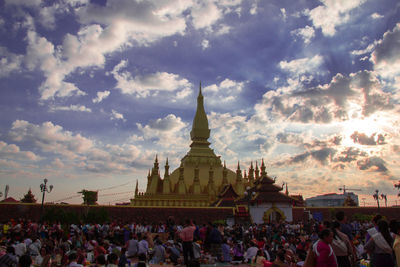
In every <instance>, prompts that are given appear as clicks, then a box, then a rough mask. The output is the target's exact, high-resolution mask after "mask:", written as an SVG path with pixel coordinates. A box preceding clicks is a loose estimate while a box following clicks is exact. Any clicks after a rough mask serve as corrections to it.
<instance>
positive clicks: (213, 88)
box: [203, 78, 245, 105]
mask: <svg viewBox="0 0 400 267" xmlns="http://www.w3.org/2000/svg"><path fill="white" fill-rule="evenodd" d="M244 85H245V82H237V81H233V80H230V79H228V78H226V79H225V80H223V81H222V82H220V84H219V85H218V84H211V85H209V86H206V87H204V88H203V92H204V94H205V95H206V97H207V104H210V105H220V103H221V102H224V103H229V102H233V101H236V100H237V96H238V95H239V94H240V93H241V92H242V90H243V88H244Z"/></svg>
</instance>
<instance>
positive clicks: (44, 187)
mask: <svg viewBox="0 0 400 267" xmlns="http://www.w3.org/2000/svg"><path fill="white" fill-rule="evenodd" d="M43 182H44V183H43V184H40V192H42V193H43V195H42V206H41V209H40V220H42V219H43V208H44V196H45V195H46V192H47V193H50V192H51V190H53V185H50V186H49V187H47V182H48V180H47V179H46V178H44V180H43Z"/></svg>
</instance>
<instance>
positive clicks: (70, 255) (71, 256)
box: [68, 252, 78, 262]
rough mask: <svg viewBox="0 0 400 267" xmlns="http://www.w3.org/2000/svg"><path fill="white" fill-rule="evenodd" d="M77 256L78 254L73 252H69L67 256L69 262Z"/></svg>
mask: <svg viewBox="0 0 400 267" xmlns="http://www.w3.org/2000/svg"><path fill="white" fill-rule="evenodd" d="M77 258H78V255H76V253H75V252H72V253H70V254H69V256H68V260H69V262H73V261H76V259H77Z"/></svg>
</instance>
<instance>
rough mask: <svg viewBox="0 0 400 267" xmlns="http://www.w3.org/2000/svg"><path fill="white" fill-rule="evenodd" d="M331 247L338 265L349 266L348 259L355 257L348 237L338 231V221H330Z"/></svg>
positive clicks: (341, 266) (340, 266)
mask: <svg viewBox="0 0 400 267" xmlns="http://www.w3.org/2000/svg"><path fill="white" fill-rule="evenodd" d="M332 232H333V239H332V244H331V245H332V248H333V252H334V253H335V255H336V260H337V264H338V266H339V267H351V261H350V259H355V256H354V255H353V249H352V245H351V243H350V240H349V237H348V236H347V235H346V234H344V233H342V232H341V231H340V223H339V222H337V221H334V222H333V223H332Z"/></svg>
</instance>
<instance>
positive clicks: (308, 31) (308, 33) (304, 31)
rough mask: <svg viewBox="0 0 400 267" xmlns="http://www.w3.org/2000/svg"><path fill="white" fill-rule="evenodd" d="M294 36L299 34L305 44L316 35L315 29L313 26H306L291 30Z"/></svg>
mask: <svg viewBox="0 0 400 267" xmlns="http://www.w3.org/2000/svg"><path fill="white" fill-rule="evenodd" d="M290 34H291V35H292V36H295V37H296V36H297V37H300V38H302V39H303V41H304V43H305V44H309V43H310V42H311V39H313V38H314V36H315V30H314V28H313V27H310V26H308V25H307V26H305V27H304V28H300V29H296V30H293V31H291V32H290Z"/></svg>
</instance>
